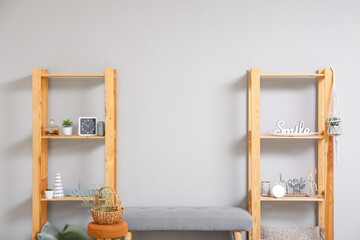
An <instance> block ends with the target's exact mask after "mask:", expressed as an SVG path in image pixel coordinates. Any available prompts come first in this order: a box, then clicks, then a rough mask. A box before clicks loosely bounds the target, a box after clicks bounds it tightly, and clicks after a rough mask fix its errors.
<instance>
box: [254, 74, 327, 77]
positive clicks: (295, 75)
mask: <svg viewBox="0 0 360 240" xmlns="http://www.w3.org/2000/svg"><path fill="white" fill-rule="evenodd" d="M260 77H262V78H263V77H269V78H270V77H272V78H274V77H278V78H280V77H296V78H303V77H324V74H321V73H315V74H260Z"/></svg>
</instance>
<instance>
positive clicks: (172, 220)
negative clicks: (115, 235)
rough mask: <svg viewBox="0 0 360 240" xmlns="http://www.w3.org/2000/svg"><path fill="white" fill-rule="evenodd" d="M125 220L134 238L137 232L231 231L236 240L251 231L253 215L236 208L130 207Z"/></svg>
mask: <svg viewBox="0 0 360 240" xmlns="http://www.w3.org/2000/svg"><path fill="white" fill-rule="evenodd" d="M123 220H124V221H126V222H127V223H128V226H129V233H128V235H126V237H125V240H133V239H134V235H133V234H134V232H136V231H231V232H233V235H234V239H235V240H241V232H242V231H249V230H250V229H251V227H252V224H253V219H252V217H251V215H250V214H249V213H248V212H247V211H245V210H243V209H241V208H236V207H127V208H125V214H124V218H123Z"/></svg>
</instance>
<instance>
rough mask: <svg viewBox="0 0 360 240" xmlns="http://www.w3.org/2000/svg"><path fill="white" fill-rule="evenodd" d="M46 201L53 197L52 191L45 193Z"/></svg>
mask: <svg viewBox="0 0 360 240" xmlns="http://www.w3.org/2000/svg"><path fill="white" fill-rule="evenodd" d="M45 197H46V199H52V198H53V197H54V191H45Z"/></svg>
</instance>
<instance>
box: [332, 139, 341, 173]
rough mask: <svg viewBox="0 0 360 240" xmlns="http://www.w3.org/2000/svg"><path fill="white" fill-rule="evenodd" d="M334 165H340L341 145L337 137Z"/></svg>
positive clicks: (335, 140)
mask: <svg viewBox="0 0 360 240" xmlns="http://www.w3.org/2000/svg"><path fill="white" fill-rule="evenodd" d="M333 141H334V163H335V165H337V166H338V165H340V157H339V156H340V155H339V153H340V144H339V141H338V138H337V137H334V140H333Z"/></svg>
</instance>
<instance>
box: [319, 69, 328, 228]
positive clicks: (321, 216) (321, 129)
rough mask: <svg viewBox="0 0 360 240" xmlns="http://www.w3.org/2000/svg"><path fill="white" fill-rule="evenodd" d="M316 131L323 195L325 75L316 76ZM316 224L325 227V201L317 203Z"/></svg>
mask: <svg viewBox="0 0 360 240" xmlns="http://www.w3.org/2000/svg"><path fill="white" fill-rule="evenodd" d="M318 73H319V74H324V69H319V71H318ZM317 105H318V116H317V118H318V119H317V121H318V124H317V125H318V132H319V134H321V135H324V138H323V139H319V140H318V156H317V184H318V194H320V195H325V168H326V162H325V132H326V130H325V122H326V120H325V75H324V76H323V77H319V78H318V103H317ZM318 225H319V226H321V227H325V203H324V202H319V203H318Z"/></svg>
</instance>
